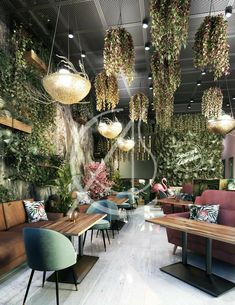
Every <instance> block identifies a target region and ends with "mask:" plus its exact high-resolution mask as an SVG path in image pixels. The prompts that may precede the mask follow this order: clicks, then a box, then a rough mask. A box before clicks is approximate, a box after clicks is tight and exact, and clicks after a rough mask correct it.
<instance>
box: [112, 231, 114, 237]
mask: <svg viewBox="0 0 235 305" xmlns="http://www.w3.org/2000/svg"><path fill="white" fill-rule="evenodd" d="M112 233H113V239H114V229H112Z"/></svg>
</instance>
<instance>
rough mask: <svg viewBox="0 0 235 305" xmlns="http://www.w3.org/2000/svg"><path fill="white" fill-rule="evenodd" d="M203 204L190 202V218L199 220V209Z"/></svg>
mask: <svg viewBox="0 0 235 305" xmlns="http://www.w3.org/2000/svg"><path fill="white" fill-rule="evenodd" d="M201 207H202V206H201V205H199V204H190V205H189V219H194V220H197V218H198V211H199V210H200V209H201Z"/></svg>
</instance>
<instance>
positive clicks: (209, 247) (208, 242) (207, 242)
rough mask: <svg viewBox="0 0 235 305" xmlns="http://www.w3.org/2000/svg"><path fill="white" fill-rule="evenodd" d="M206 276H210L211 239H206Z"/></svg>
mask: <svg viewBox="0 0 235 305" xmlns="http://www.w3.org/2000/svg"><path fill="white" fill-rule="evenodd" d="M206 274H207V275H211V274H212V239H210V238H207V239H206Z"/></svg>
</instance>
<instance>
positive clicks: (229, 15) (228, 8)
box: [225, 5, 233, 18]
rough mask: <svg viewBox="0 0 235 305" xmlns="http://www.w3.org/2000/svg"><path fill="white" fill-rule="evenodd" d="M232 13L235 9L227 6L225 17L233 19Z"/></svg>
mask: <svg viewBox="0 0 235 305" xmlns="http://www.w3.org/2000/svg"><path fill="white" fill-rule="evenodd" d="M232 13H233V7H232V6H231V5H229V6H227V7H226V8H225V16H226V17H227V18H229V17H231V16H232Z"/></svg>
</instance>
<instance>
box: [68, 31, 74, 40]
mask: <svg viewBox="0 0 235 305" xmlns="http://www.w3.org/2000/svg"><path fill="white" fill-rule="evenodd" d="M68 37H69V38H70V39H73V37H74V35H73V31H71V30H69V33H68Z"/></svg>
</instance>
